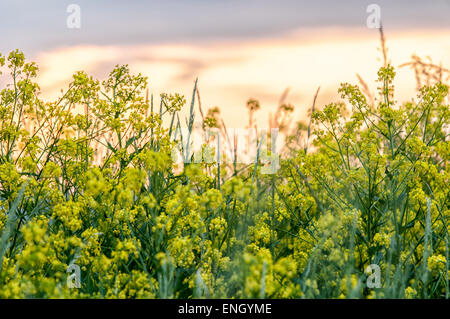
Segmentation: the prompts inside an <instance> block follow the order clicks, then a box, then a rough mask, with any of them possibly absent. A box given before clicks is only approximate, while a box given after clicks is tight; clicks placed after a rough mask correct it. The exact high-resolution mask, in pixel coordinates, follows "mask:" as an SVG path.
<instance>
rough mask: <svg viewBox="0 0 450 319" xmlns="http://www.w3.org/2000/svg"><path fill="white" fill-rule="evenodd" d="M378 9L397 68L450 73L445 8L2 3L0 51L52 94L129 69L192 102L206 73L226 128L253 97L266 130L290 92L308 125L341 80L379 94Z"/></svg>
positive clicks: (278, 1) (401, 88)
mask: <svg viewBox="0 0 450 319" xmlns="http://www.w3.org/2000/svg"><path fill="white" fill-rule="evenodd" d="M70 4H76V5H78V6H79V8H80V18H81V20H80V21H81V25H80V28H72V29H71V28H68V27H67V19H68V17H69V16H70V15H71V13H68V12H67V8H68V6H69V5H70ZM370 4H377V5H378V6H379V7H380V9H381V11H380V12H381V20H382V24H383V28H384V33H385V37H386V46H387V47H388V57H389V60H390V61H391V63H392V64H393V65H394V66H395V67H399V66H400V65H402V64H403V63H406V62H408V61H410V60H411V57H412V55H413V54H415V55H417V56H419V57H421V58H422V59H423V60H426V59H427V57H430V58H431V59H432V61H433V63H436V64H440V63H442V66H444V67H450V19H449V17H450V1H447V0H434V1H404V0H400V1H356V0H346V1H332V0H322V1H299V0H297V1H294V0H221V1H219V0H152V1H145V2H144V1H137V0H129V1H117V0H113V1H111V0H110V1H106V0H97V1H88V0H71V1H65V0H54V1H50V0H41V1H31V0H28V1H24V0H0V39H1V41H0V52H1V53H3V54H4V55H6V54H8V53H9V51H11V50H13V49H20V50H22V51H23V52H24V53H25V55H26V57H27V58H28V59H29V60H33V61H36V62H37V63H38V65H39V67H40V75H39V78H38V83H39V84H40V86H41V89H42V97H44V98H55V97H57V96H58V95H60V94H61V92H60V89H61V88H66V87H67V84H68V83H69V82H70V79H71V76H72V74H73V73H74V72H76V71H79V70H85V71H86V72H88V73H89V74H91V75H94V76H95V77H97V78H98V79H104V78H105V77H106V76H107V75H108V73H109V72H110V71H111V70H112V68H113V67H114V65H116V64H129V66H130V68H131V70H132V72H136V73H137V72H140V73H142V74H144V75H146V76H148V77H149V84H150V92H151V93H153V94H154V95H155V97H159V94H160V93H161V92H166V93H175V92H177V93H181V94H184V95H185V96H186V98H187V100H188V101H189V100H190V96H191V94H192V93H191V92H192V89H193V85H194V81H195V79H196V78H197V77H198V79H199V80H198V81H199V82H198V83H199V91H200V95H201V101H202V106H203V108H204V109H208V108H211V107H215V106H218V107H219V108H220V109H221V114H222V116H223V118H224V119H225V122H226V123H227V124H228V126H229V127H244V126H245V125H246V124H247V121H248V119H247V109H246V108H245V105H246V101H247V100H248V99H249V98H254V99H257V100H259V101H260V103H261V110H260V111H259V112H258V113H257V114H256V115H255V117H256V119H255V120H256V121H257V122H258V123H259V124H260V126H264V125H267V119H268V115H269V113H271V112H272V113H273V112H274V111H275V109H276V108H277V106H278V104H279V103H280V98H281V96H282V95H283V93H285V94H284V97H285V98H284V102H285V103H291V104H293V105H294V106H295V113H294V114H295V117H296V118H298V119H299V120H301V119H302V118H305V117H306V113H307V109H308V108H309V107H310V106H311V104H312V100H313V96H314V93H315V92H316V90H317V88H318V87H319V86H320V87H321V89H320V92H319V95H318V98H317V103H316V104H317V105H318V106H322V105H324V104H326V103H329V102H331V101H336V100H339V96H338V94H337V89H338V87H339V84H340V83H342V82H351V83H358V81H359V79H358V75H359V76H360V78H361V79H363V80H364V82H365V83H367V84H368V87H369V89H370V90H371V91H372V92H375V91H376V87H377V84H376V83H375V80H376V78H377V75H376V72H377V70H378V68H379V67H380V66H382V64H383V61H382V52H381V51H380V37H379V31H378V30H377V29H373V28H369V27H368V26H367V19H368V17H369V16H370V13H368V12H367V7H368V5H370ZM397 71H398V76H397V80H396V83H395V85H396V88H397V94H396V99H397V100H399V101H404V100H405V99H408V98H411V97H413V96H414V94H415V89H416V82H415V77H414V71H413V70H411V69H410V68H408V67H402V68H400V69H398V70H397ZM0 81H2V82H3V84H4V83H5V81H6V79H5V76H2V79H1V80H0ZM287 89H288V91H286V90H287Z"/></svg>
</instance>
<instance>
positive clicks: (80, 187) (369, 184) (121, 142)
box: [0, 50, 450, 298]
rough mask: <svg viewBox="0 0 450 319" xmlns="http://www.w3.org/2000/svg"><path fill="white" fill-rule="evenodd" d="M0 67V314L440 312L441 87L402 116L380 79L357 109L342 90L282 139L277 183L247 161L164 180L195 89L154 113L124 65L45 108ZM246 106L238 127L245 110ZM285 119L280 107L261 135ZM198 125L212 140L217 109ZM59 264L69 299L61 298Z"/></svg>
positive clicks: (11, 65)
mask: <svg viewBox="0 0 450 319" xmlns="http://www.w3.org/2000/svg"><path fill="white" fill-rule="evenodd" d="M0 66H1V67H2V68H1V70H3V72H4V73H6V75H7V76H8V79H9V80H8V85H6V86H5V87H4V88H2V91H1V93H0V236H1V237H0V298H203V297H209V298H225V297H228V298H448V297H449V295H450V291H449V281H448V277H449V269H448V268H449V265H448V253H449V248H448V240H449V236H448V233H449V224H448V221H449V217H450V210H449V167H448V160H449V155H450V144H449V138H448V134H449V116H450V110H449V106H448V97H447V94H448V86H447V85H445V84H443V83H442V81H432V83H428V84H425V85H422V86H421V87H420V89H419V90H418V93H417V97H412V98H415V99H411V100H410V101H406V102H404V103H399V102H397V101H395V99H394V87H393V79H394V77H395V71H396V70H394V68H393V67H392V66H391V65H389V64H386V65H384V66H383V67H381V68H380V70H379V72H378V86H379V91H378V92H377V94H376V95H375V96H370V97H369V96H368V94H366V93H365V92H364V88H363V89H361V88H360V86H358V85H353V84H349V83H344V84H342V85H341V87H340V89H339V93H340V94H341V97H342V101H338V102H336V103H331V104H329V105H326V106H323V107H319V106H315V107H313V109H312V110H311V116H310V118H311V120H310V121H309V123H307V124H299V125H297V126H296V129H295V130H293V131H290V130H289V131H288V130H287V129H286V130H285V131H286V132H290V133H289V134H290V137H289V139H288V143H287V144H286V148H285V149H284V151H283V154H282V156H281V158H280V163H279V165H280V167H279V169H278V171H277V172H276V174H262V172H261V169H262V168H263V165H261V161H260V159H258V158H257V159H256V161H255V163H253V164H250V165H245V164H239V165H233V164H231V165H225V164H224V165H218V164H217V163H205V162H202V163H193V161H189V160H187V161H185V162H186V163H185V164H184V165H183V167H182V168H181V169H179V170H178V171H177V170H174V165H175V164H174V163H173V162H172V156H171V155H172V150H173V148H174V147H176V145H177V143H178V139H179V138H180V135H179V134H178V133H179V131H180V129H181V126H182V123H183V122H182V121H181V120H180V112H181V110H182V108H190V113H189V114H190V115H189V118H188V119H187V121H186V125H187V128H188V130H189V131H191V130H192V127H193V124H194V119H195V113H196V112H195V109H196V107H195V105H197V103H198V98H199V94H198V88H197V85H196V86H195V88H194V90H193V94H192V97H191V100H190V101H189V102H186V99H185V97H183V96H182V95H179V94H163V95H161V97H160V99H158V101H157V102H156V101H154V99H153V97H149V96H148V93H147V78H146V77H144V76H142V75H141V74H138V75H133V74H130V72H129V69H128V67H127V66H126V65H125V66H117V67H115V68H114V69H113V70H112V72H111V73H110V75H109V77H108V78H107V79H106V80H105V81H103V82H100V81H98V80H96V79H94V78H92V77H90V76H88V75H87V74H86V73H84V72H78V73H76V74H75V75H74V76H73V80H72V82H71V83H70V85H69V86H68V88H67V89H66V90H65V91H64V92H63V93H62V94H61V97H60V98H59V99H58V100H56V101H51V102H47V101H43V100H42V99H41V98H40V97H39V90H40V89H39V86H38V84H37V83H36V82H35V78H36V76H37V72H38V67H37V66H36V64H34V63H32V62H27V61H26V60H25V57H24V55H23V54H22V53H21V52H19V51H17V50H16V51H13V52H11V53H10V54H9V55H8V56H1V55H0ZM8 74H9V75H8ZM247 106H248V112H249V115H250V118H252V114H253V113H254V112H257V111H258V109H259V103H258V101H257V100H249V103H248V105H247ZM291 111H292V106H291V105H282V106H280V108H279V113H278V115H277V116H276V117H275V118H274V119H273V121H275V120H277V121H278V122H277V123H275V124H274V126H275V125H278V126H279V127H280V130H283V129H285V127H288V125H287V124H286V123H288V120H289V117H290V114H291ZM201 115H202V119H201V120H202V125H203V128H204V129H207V128H210V127H217V128H220V129H225V128H224V123H223V122H222V121H221V120H220V112H219V110H218V109H210V110H208V112H205V114H203V112H202V113H201ZM283 119H285V120H283ZM283 123H284V124H286V125H285V126H283V125H280V124H283ZM252 125H253V124H251V126H252ZM305 141H306V142H305ZM184 145H187V144H186V143H185V144H184ZM185 154H187V156H188V157H190V156H192V154H191V153H189V152H188V153H186V152H185ZM189 159H190V158H189ZM72 264H76V265H78V266H79V267H80V269H81V281H80V283H81V287H80V288H72V289H70V288H69V287H68V285H67V278H68V275H69V274H68V273H67V269H68V267H69V266H70V265H72ZM371 264H375V265H378V266H379V267H380V270H381V271H380V274H381V279H380V280H381V285H380V287H379V288H369V287H368V286H367V283H366V281H367V278H368V276H369V275H370V273H367V272H365V270H366V268H367V267H368V266H369V265H371Z"/></svg>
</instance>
